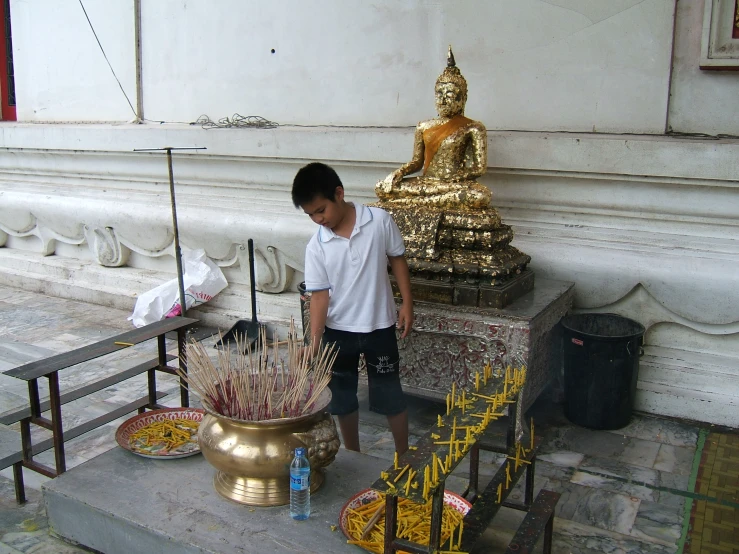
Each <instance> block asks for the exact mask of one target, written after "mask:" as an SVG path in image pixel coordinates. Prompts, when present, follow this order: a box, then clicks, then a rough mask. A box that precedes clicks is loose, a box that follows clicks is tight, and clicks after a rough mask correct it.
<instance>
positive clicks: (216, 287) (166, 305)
mask: <svg viewBox="0 0 739 554" xmlns="http://www.w3.org/2000/svg"><path fill="white" fill-rule="evenodd" d="M182 271H183V273H184V282H185V304H186V309H188V310H189V309H190V308H192V307H193V306H198V305H200V304H204V303H205V302H207V301H208V300H210V299H211V298H213V297H214V296H215V295H216V294H218V293H219V292H221V291H222V290H223V289H225V288H226V286H227V285H228V282H227V281H226V277H224V275H223V272H222V271H221V268H220V267H218V266H217V265H216V264H215V263H213V261H212V260H211V259H209V258H208V256H206V255H205V250H202V249H198V250H190V249H189V248H182ZM180 313H181V310H180V292H179V285H178V283H177V278H174V279H172V280H171V281H167V282H166V283H164V284H162V285H159V286H158V287H156V288H154V289H151V290H150V291H147V292H145V293H144V294H142V295H141V296H139V298H138V300H136V306H135V307H134V309H133V314H132V315H131V317H129V318H128V320H129V321H132V322H133V324H134V325H135V326H136V327H143V326H144V325H148V324H150V323H154V322H156V321H161V320H162V319H164V318H167V317H175V316H178V315H180Z"/></svg>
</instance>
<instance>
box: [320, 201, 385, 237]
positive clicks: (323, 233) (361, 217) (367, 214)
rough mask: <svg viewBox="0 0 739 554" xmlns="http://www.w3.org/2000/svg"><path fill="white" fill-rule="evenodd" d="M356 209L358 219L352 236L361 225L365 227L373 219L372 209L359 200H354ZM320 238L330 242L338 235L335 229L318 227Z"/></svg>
mask: <svg viewBox="0 0 739 554" xmlns="http://www.w3.org/2000/svg"><path fill="white" fill-rule="evenodd" d="M353 204H354V209H355V210H356V211H357V214H356V216H357V219H356V221H355V222H354V231H352V236H354V235H355V234H356V233H357V231H359V228H360V227H363V226H364V225H366V224H367V223H369V222H370V221H372V211H371V210H370V209H369V208H368V207H367V206H365V205H364V204H360V203H359V202H353ZM318 238H319V239H320V241H321V242H328V241H330V240H331V239H334V238H338V235H337V234H336V233H334V231H333V229H329V228H327V227H319V228H318Z"/></svg>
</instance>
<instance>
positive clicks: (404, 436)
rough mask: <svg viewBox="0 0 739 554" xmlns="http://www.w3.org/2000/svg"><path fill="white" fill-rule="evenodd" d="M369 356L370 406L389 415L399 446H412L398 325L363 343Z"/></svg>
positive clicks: (398, 448) (402, 449)
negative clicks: (404, 391)
mask: <svg viewBox="0 0 739 554" xmlns="http://www.w3.org/2000/svg"><path fill="white" fill-rule="evenodd" d="M362 346H363V350H364V355H365V358H366V360H367V378H368V379H367V380H368V382H369V403H370V406H369V408H370V410H371V411H373V412H375V413H378V414H383V415H385V416H386V417H387V422H388V426H389V427H390V432H391V433H392V434H393V441H394V442H395V450H396V451H397V452H398V454H403V453H404V452H405V451H406V450H408V412H407V410H406V402H405V396H404V395H403V388H402V387H401V385H400V375H399V369H400V355H399V353H398V340H397V337H396V336H395V326H392V327H388V328H387V329H378V330H377V331H373V332H372V333H368V334H367V336H366V341H365V344H363V345H362Z"/></svg>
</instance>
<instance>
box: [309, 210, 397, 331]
mask: <svg viewBox="0 0 739 554" xmlns="http://www.w3.org/2000/svg"><path fill="white" fill-rule="evenodd" d="M354 206H355V209H356V212H357V213H356V221H355V223H354V229H353V230H352V234H351V237H350V238H348V239H346V238H344V237H340V236H339V235H337V234H336V233H334V232H333V231H332V230H331V229H329V228H327V227H319V228H318V231H317V232H316V234H315V235H313V237H312V238H311V239H310V242H309V243H308V246H307V247H306V249H305V288H306V290H308V291H318V290H326V289H328V291H329V294H330V297H329V302H328V315H327V317H326V326H327V327H330V328H331V329H337V330H339V331H352V332H355V333H369V332H371V331H375V330H376V329H384V328H387V327H390V326H391V325H394V324H395V322H396V321H397V314H396V312H395V302H394V301H393V293H392V289H391V288H390V279H389V277H388V273H387V264H388V259H387V257H388V256H402V255H403V254H404V253H405V245H404V244H403V237H402V236H401V234H400V231H399V230H398V226H397V225H396V224H395V222H394V221H393V218H392V217H390V214H388V213H387V212H386V211H385V210H383V209H380V208H368V207H367V206H364V205H362V204H358V203H355V204H354Z"/></svg>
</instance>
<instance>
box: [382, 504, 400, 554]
mask: <svg viewBox="0 0 739 554" xmlns="http://www.w3.org/2000/svg"><path fill="white" fill-rule="evenodd" d="M397 532H398V497H397V496H394V495H392V494H386V495H385V548H384V549H383V552H384V554H393V553H394V552H395V548H394V547H393V543H394V542H395V538H396V533H397Z"/></svg>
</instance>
